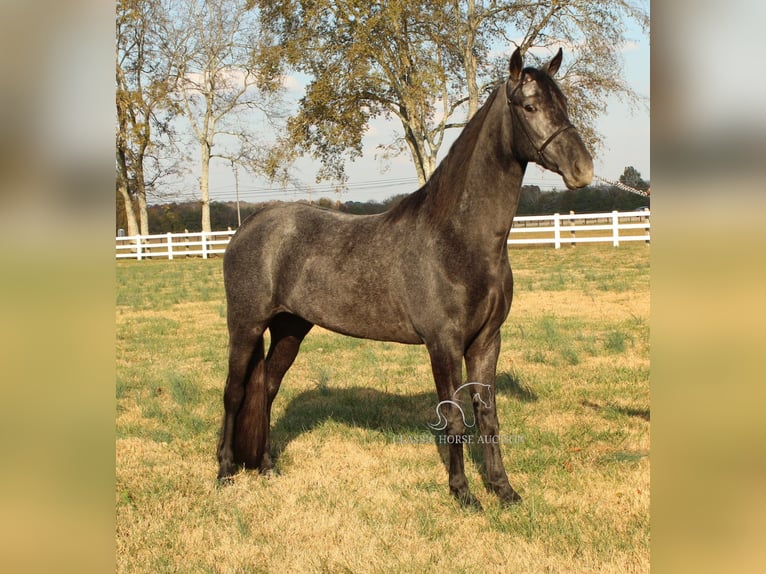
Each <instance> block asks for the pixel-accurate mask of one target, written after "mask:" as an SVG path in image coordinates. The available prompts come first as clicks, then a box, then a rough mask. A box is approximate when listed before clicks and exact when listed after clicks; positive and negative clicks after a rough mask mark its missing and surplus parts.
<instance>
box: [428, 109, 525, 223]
mask: <svg viewBox="0 0 766 574" xmlns="http://www.w3.org/2000/svg"><path fill="white" fill-rule="evenodd" d="M505 106H506V103H505V101H504V98H495V99H493V100H492V109H490V110H488V113H487V115H486V116H484V118H483V121H482V123H481V125H480V126H474V127H475V128H477V129H478V130H479V133H478V137H477V138H476V141H475V142H474V143H471V144H469V145H470V146H471V147H470V149H467V150H462V153H456V154H454V156H453V157H450V156H452V155H453V154H452V152H451V153H450V155H448V157H447V158H445V162H447V164H446V165H444V166H443V168H444V174H443V176H442V178H440V179H441V181H440V182H439V183H440V185H441V186H444V187H443V189H441V190H438V192H442V191H445V190H446V189H449V190H450V191H449V193H450V195H451V196H452V197H451V198H450V202H449V203H450V208H451V210H452V213H451V214H450V217H449V219H450V220H451V221H459V222H460V224H461V225H465V226H473V227H475V228H476V230H477V231H478V232H479V233H481V234H482V235H484V236H486V237H498V236H500V235H504V234H506V233H507V232H508V230H509V229H510V227H511V223H512V222H513V216H514V215H515V213H516V207H517V206H518V200H519V195H520V192H521V181H522V179H523V177H524V171H525V169H526V164H522V163H520V162H519V161H518V160H517V159H516V158H515V157H514V156H513V153H512V151H511V147H510V142H511V140H512V136H511V125H510V115H509V114H506V113H505V112H506V109H505ZM447 186H451V187H447Z"/></svg>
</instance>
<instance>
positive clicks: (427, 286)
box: [218, 49, 593, 506]
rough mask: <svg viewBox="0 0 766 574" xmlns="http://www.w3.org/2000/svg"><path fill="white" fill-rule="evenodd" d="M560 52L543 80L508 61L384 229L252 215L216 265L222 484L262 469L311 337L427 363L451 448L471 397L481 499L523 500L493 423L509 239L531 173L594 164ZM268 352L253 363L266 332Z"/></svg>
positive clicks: (300, 214)
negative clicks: (222, 296) (289, 383)
mask: <svg viewBox="0 0 766 574" xmlns="http://www.w3.org/2000/svg"><path fill="white" fill-rule="evenodd" d="M561 58H562V52H561V50H559V51H558V53H557V54H556V56H554V58H553V59H552V60H551V61H550V62H549V63H548V64H547V66H545V67H544V68H542V69H536V68H524V67H523V63H522V57H521V53H520V52H519V50H518V49H517V50H516V51H515V52H514V53H513V56H512V57H511V60H510V76H509V78H508V80H507V81H505V82H504V83H502V84H501V85H499V86H498V87H497V88H495V90H494V91H493V92H492V93H491V94H490V96H489V97H488V99H487V101H486V103H485V104H484V105H483V106H482V107H481V109H479V111H478V112H477V113H476V115H475V116H474V117H473V118H472V119H471V120H470V121H469V122H468V124H467V125H466V126H465V128H464V129H463V131H462V133H461V134H460V136H459V137H458V139H457V140H456V141H455V143H454V144H453V145H452V147H451V148H450V151H449V154H448V155H447V157H445V158H444V160H443V161H442V162H441V164H440V165H439V167H438V168H437V169H436V171H435V172H434V174H433V176H432V177H431V178H430V180H429V181H428V182H427V183H426V184H425V185H424V186H423V187H421V188H420V189H419V190H417V191H416V192H414V193H413V194H411V195H409V196H407V197H405V198H404V199H403V200H402V201H401V202H399V203H398V204H397V205H395V206H394V207H392V208H391V209H390V210H389V211H387V212H386V213H382V214H379V215H371V216H352V215H348V214H343V213H336V212H333V211H327V210H323V209H318V208H315V207H310V206H306V205H298V204H285V205H278V206H269V207H266V208H264V209H261V210H260V211H258V212H256V213H255V214H253V215H252V216H251V217H250V218H249V219H247V220H246V221H245V222H244V223H243V224H242V226H241V227H240V228H239V230H238V231H237V233H236V234H235V235H234V237H233V238H232V240H231V242H230V243H229V246H228V248H227V250H226V254H225V257H224V265H223V267H224V269H223V270H224V282H225V286H226V298H227V303H228V311H227V322H228V329H229V372H228V377H227V379H226V389H225V391H224V407H225V412H224V418H223V428H222V430H221V437H220V442H219V445H218V462H219V465H220V467H219V473H218V478H219V480H224V479H226V478H227V477H229V476H231V475H232V474H234V473H235V472H236V471H237V469H238V467H239V466H240V465H244V466H245V467H248V468H258V469H260V470H261V471H262V472H265V471H268V470H270V469H271V468H273V466H274V464H273V462H272V459H271V455H270V447H269V430H270V413H271V405H272V402H273V401H274V397H275V396H276V394H277V392H278V391H279V386H280V384H281V382H282V378H283V377H284V375H285V373H286V372H287V370H288V369H289V368H290V365H291V364H292V363H293V360H294V359H295V357H296V355H297V354H298V350H299V347H300V344H301V341H302V340H303V338H304V337H305V336H306V334H307V333H308V332H309V330H310V329H311V327H312V326H314V325H320V326H322V327H324V328H326V329H329V330H331V331H335V332H337V333H342V334H344V335H350V336H352V337H361V338H367V339H374V340H378V341H396V342H399V343H409V344H418V345H419V344H423V345H425V346H426V348H427V349H428V353H429V356H430V359H431V367H432V369H433V376H434V380H435V382H436V391H437V394H438V397H439V401H448V402H447V403H445V405H446V408H445V413H444V414H445V416H446V428H445V432H446V433H447V435H448V436H447V438H448V439H449V438H450V437H453V438H457V437H459V436H460V435H462V434H463V433H464V432H465V424H464V420H463V417H462V414H461V412H460V410H459V409H458V408H457V407H456V406H454V405H450V404H449V401H451V399H452V398H453V395H454V393H455V390H456V389H457V388H458V387H460V386H461V384H462V382H463V381H462V362H463V360H465V364H466V369H467V374H468V381H472V382H477V383H480V384H481V385H480V386H479V387H477V388H479V389H480V390H479V391H478V392H476V393H474V395H473V408H474V414H475V420H476V421H477V422H478V426H479V432H480V433H481V435H482V436H483V437H485V440H484V441H483V442H484V444H485V464H486V473H487V476H486V479H487V485H488V486H489V488H490V489H491V490H492V491H494V492H495V493H496V494H497V495H498V497H499V498H500V499H501V500H502V501H503V502H507V503H511V502H517V501H519V500H521V497H520V496H519V495H518V494H517V493H516V491H515V490H514V489H513V488H512V487H511V485H510V483H509V482H508V477H507V475H506V472H505V468H504V467H503V461H502V458H501V455H500V447H499V445H498V444H497V443H498V441H496V440H492V437H497V435H498V433H499V424H498V419H497V413H496V411H495V393H494V387H495V370H496V367H497V359H498V354H499V352H500V327H501V325H502V324H503V321H505V318H506V316H507V315H508V312H509V310H510V308H511V298H512V295H513V277H512V274H511V267H510V263H509V260H508V246H507V242H506V241H507V239H508V233H509V231H510V228H511V223H512V221H513V217H514V215H515V213H516V207H517V205H518V202H519V194H520V188H521V181H522V178H523V176H524V171H525V169H526V166H527V163H528V162H535V163H538V164H540V165H542V166H543V167H545V168H547V169H549V170H552V171H555V172H556V173H559V174H561V176H562V177H563V179H564V182H565V183H566V185H567V187H569V188H570V189H576V188H580V187H583V186H585V185H588V184H589V183H590V182H591V179H592V177H593V161H592V158H591V156H590V154H589V153H588V151H587V149H586V147H585V145H584V143H583V141H582V139H581V137H580V135H579V134H578V132H577V130H576V129H575V128H574V127H573V126H572V124H571V123H570V122H569V118H568V115H567V102H566V98H565V97H564V95H563V94H562V92H561V90H560V89H559V88H558V86H557V85H556V83H555V82H554V80H553V79H552V77H553V75H554V74H555V73H556V71H557V70H558V68H559V65H560V64H561ZM267 328H268V329H269V330H270V335H271V345H270V347H269V351H268V354H266V355H265V356H264V338H263V336H264V332H265V331H266V329H267ZM448 444H449V486H450V491H451V492H452V494H453V495H454V496H455V497H456V498H457V499H458V500H459V501H460V502H461V503H463V504H465V505H471V506H480V505H479V502H478V500H477V499H476V497H474V495H473V494H472V493H471V492H470V490H469V489H468V483H467V481H466V476H465V471H464V461H463V445H462V442H461V441H460V440H449V441H448Z"/></svg>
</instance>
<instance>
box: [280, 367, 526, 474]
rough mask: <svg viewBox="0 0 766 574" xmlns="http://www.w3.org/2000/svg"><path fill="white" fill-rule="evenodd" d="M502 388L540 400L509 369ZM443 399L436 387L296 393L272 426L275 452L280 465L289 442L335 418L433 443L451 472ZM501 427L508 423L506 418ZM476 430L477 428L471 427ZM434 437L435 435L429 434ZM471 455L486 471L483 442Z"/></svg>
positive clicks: (500, 380)
mask: <svg viewBox="0 0 766 574" xmlns="http://www.w3.org/2000/svg"><path fill="white" fill-rule="evenodd" d="M495 385H496V392H497V393H499V394H503V395H510V396H512V397H513V398H515V399H517V400H520V401H522V402H532V401H536V400H537V395H535V393H534V391H532V390H531V389H530V388H529V387H527V386H525V385H523V384H520V383H519V381H518V379H517V378H515V377H514V376H513V375H509V374H507V373H503V374H500V375H499V376H498V377H497V378H496V382H495ZM438 402H439V401H438V399H437V395H436V390H435V389H434V390H433V391H428V392H422V393H416V394H395V393H389V392H384V391H380V390H377V389H375V388H370V387H349V388H342V389H333V388H332V387H328V386H324V385H323V386H318V387H317V388H314V389H311V390H308V391H304V392H301V393H299V394H297V395H295V396H294V397H292V398H291V399H290V400H289V402H288V403H287V406H286V407H285V409H284V412H282V413H281V415H279V416H278V417H276V420H275V421H274V423H273V425H272V428H271V451H272V455H273V456H274V457H275V461H276V462H277V465H279V459H280V457H281V456H282V454H283V453H284V452H285V450H286V449H287V447H288V445H289V444H290V443H291V442H292V441H293V440H295V439H296V438H297V437H299V436H301V435H303V434H305V433H308V432H311V431H313V430H315V429H317V428H319V427H321V426H322V425H323V424H325V423H327V422H329V421H332V422H334V423H340V424H343V425H346V426H348V427H352V428H362V429H367V430H373V431H380V432H381V433H382V434H383V436H384V437H385V440H390V441H391V442H397V441H398V442H409V441H413V442H414V441H417V443H419V444H420V443H424V446H426V447H427V446H429V445H428V444H427V443H429V442H432V444H433V446H434V447H435V448H436V449H437V451H438V453H439V457H440V458H441V461H442V464H443V465H444V467H445V469H446V470H447V471H449V446H448V445H447V444H445V442H444V441H443V440H439V437H440V436H441V435H442V432H443V431H439V430H434V428H432V427H431V426H430V425H431V424H436V423H437V422H438V421H439V419H438V415H437V410H436V409H437V405H438ZM464 411H465V414H466V420H467V421H468V422H469V423H470V422H472V421H473V409H472V408H471V406H470V402H468V401H465V402H464ZM500 422H501V425H502V421H500ZM468 431H470V432H475V429H468ZM429 434H430V435H432V439H429V438H428V435H429ZM467 447H468V448H467V451H468V456H469V458H470V459H471V460H472V461H473V462H474V463H475V464H476V465H477V466H478V467H479V470H480V471H481V474H482V476H484V475H485V474H486V473H485V472H484V470H485V468H484V449H483V448H482V446H481V445H479V444H476V443H474V444H469V445H467Z"/></svg>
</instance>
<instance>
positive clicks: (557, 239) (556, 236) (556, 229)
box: [553, 213, 561, 249]
mask: <svg viewBox="0 0 766 574" xmlns="http://www.w3.org/2000/svg"><path fill="white" fill-rule="evenodd" d="M559 217H560V216H559V214H558V213H554V214H553V245H554V247H555V248H556V249H561V219H559Z"/></svg>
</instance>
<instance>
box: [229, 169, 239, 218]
mask: <svg viewBox="0 0 766 574" xmlns="http://www.w3.org/2000/svg"><path fill="white" fill-rule="evenodd" d="M230 161H231V169H233V170H234V191H235V192H236V194H237V227H239V226H240V225H242V217H241V216H240V214H239V171H238V170H237V164H236V163H234V160H233V159H232V160H230Z"/></svg>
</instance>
